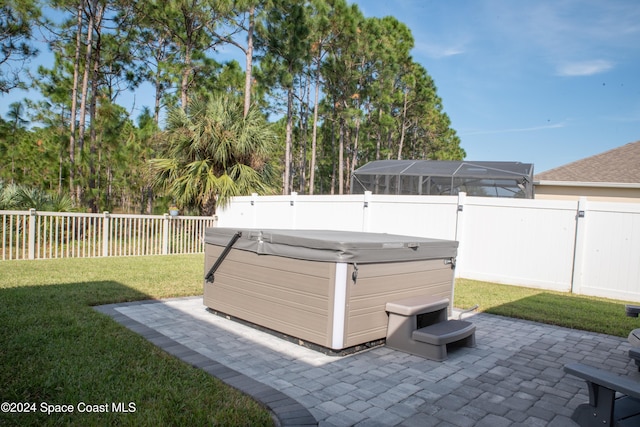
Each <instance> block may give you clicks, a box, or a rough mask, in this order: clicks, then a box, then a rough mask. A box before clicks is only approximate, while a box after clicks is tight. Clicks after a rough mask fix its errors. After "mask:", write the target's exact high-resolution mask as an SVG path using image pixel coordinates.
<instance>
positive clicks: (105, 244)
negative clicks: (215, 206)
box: [0, 209, 215, 260]
mask: <svg viewBox="0 0 640 427" xmlns="http://www.w3.org/2000/svg"><path fill="white" fill-rule="evenodd" d="M0 222H1V224H2V235H0V244H1V246H0V250H1V251H2V260H12V259H47V258H70V257H96V256H126V255H160V254H189V253H201V252H204V242H203V237H204V230H205V228H207V227H213V226H214V225H215V218H213V217H207V218H203V217H188V216H177V217H172V216H169V215H168V214H165V215H120V214H109V213H108V212H105V213H103V214H85V213H69V212H64V213H62V212H38V211H36V210H35V209H31V210H29V211H0Z"/></svg>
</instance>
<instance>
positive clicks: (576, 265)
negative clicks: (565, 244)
mask: <svg viewBox="0 0 640 427" xmlns="http://www.w3.org/2000/svg"><path fill="white" fill-rule="evenodd" d="M586 211H587V198H586V197H580V199H579V200H578V207H577V209H576V237H575V240H574V242H573V266H572V269H571V293H574V294H581V293H582V284H583V258H584V240H585V234H586V227H587V224H586V223H585V216H586Z"/></svg>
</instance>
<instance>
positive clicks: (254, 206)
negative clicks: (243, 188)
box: [251, 193, 258, 228]
mask: <svg viewBox="0 0 640 427" xmlns="http://www.w3.org/2000/svg"><path fill="white" fill-rule="evenodd" d="M257 202H258V193H251V227H253V228H256V227H257V226H258V203H257Z"/></svg>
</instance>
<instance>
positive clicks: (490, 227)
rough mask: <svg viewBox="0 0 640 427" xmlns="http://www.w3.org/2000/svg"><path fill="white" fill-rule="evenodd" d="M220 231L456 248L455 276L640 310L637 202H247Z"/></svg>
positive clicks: (228, 212) (360, 198)
mask: <svg viewBox="0 0 640 427" xmlns="http://www.w3.org/2000/svg"><path fill="white" fill-rule="evenodd" d="M218 226H220V227H239V228H251V227H258V228H284V229H294V228H295V229H334V230H349V231H370V232H382V233H392V234H404V235H414V236H420V237H431V238H439V239H449V240H457V241H458V242H459V244H460V246H459V250H458V259H457V267H456V275H457V276H458V277H464V278H469V279H477V280H486V281H491V282H497V283H505V284H514V285H525V286H532V287H538V288H543V289H550V290H558V291H571V292H574V293H577V294H583V295H594V296H602V297H608V298H617V299H624V300H630V301H640V203H638V204H635V203H605V202H592V201H587V200H586V199H581V200H580V201H579V202H572V201H560V200H558V201H556V200H535V199H534V200H532V199H503V198H485V197H467V196H465V194H464V193H462V194H460V195H458V196H392V195H372V194H370V193H367V194H364V195H345V196H301V195H296V194H292V195H290V196H268V197H267V196H256V195H253V196H247V197H236V198H234V199H233V201H232V202H231V204H230V205H229V206H228V207H227V208H225V209H221V210H219V212H218Z"/></svg>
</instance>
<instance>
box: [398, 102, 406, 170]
mask: <svg viewBox="0 0 640 427" xmlns="http://www.w3.org/2000/svg"><path fill="white" fill-rule="evenodd" d="M407 97H408V96H407V91H406V90H405V91H404V105H403V106H402V118H401V120H400V142H399V143H398V160H402V146H403V145H404V134H405V130H406V126H405V121H406V120H407Z"/></svg>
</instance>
